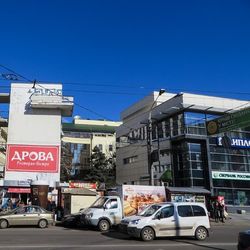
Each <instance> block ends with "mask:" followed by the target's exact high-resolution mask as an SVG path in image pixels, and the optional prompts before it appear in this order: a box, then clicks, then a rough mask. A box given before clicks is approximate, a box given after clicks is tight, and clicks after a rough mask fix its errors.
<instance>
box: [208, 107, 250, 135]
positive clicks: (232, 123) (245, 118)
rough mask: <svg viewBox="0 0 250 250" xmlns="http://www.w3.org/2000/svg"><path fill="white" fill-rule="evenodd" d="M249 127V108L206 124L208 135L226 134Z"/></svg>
mask: <svg viewBox="0 0 250 250" xmlns="http://www.w3.org/2000/svg"><path fill="white" fill-rule="evenodd" d="M247 126H250V108H249V107H248V108H245V109H241V110H239V111H237V112H233V113H229V114H226V115H223V116H222V117H219V118H216V119H214V120H211V121H208V122H206V128H207V134H208V135H215V134H219V133H224V132H227V131H230V130H233V129H237V128H244V127H247Z"/></svg>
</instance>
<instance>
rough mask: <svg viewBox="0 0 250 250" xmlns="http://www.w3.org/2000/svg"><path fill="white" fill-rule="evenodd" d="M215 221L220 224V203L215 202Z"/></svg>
mask: <svg viewBox="0 0 250 250" xmlns="http://www.w3.org/2000/svg"><path fill="white" fill-rule="evenodd" d="M213 212H214V220H215V222H219V202H218V201H215V202H214V204H213Z"/></svg>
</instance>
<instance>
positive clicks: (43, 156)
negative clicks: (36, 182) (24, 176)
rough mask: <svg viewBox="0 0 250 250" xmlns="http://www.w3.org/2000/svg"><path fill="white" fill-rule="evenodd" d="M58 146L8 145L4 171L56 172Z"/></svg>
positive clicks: (57, 167) (57, 168)
mask: <svg viewBox="0 0 250 250" xmlns="http://www.w3.org/2000/svg"><path fill="white" fill-rule="evenodd" d="M58 170H59V146H35V145H10V144H9V145H8V147H7V162H6V171H17V172H44V173H57V172H58Z"/></svg>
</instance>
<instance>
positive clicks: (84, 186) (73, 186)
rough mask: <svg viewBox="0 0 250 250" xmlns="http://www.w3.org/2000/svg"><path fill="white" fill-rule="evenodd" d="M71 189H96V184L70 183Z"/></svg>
mask: <svg viewBox="0 0 250 250" xmlns="http://www.w3.org/2000/svg"><path fill="white" fill-rule="evenodd" d="M69 188H88V189H96V183H89V182H74V181H69Z"/></svg>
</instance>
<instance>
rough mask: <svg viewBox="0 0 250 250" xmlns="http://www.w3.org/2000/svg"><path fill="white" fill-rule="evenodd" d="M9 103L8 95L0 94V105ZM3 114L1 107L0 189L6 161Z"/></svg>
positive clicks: (5, 133)
mask: <svg viewBox="0 0 250 250" xmlns="http://www.w3.org/2000/svg"><path fill="white" fill-rule="evenodd" d="M9 102H10V94H8V93H1V94H0V104H3V105H6V104H7V105H8V104H9ZM4 114H5V113H4V112H3V109H2V106H1V109H0V187H1V186H3V185H4V183H3V176H4V166H5V160H6V142H7V127H8V121H7V119H6V118H5V115H4ZM0 189H1V188H0ZM0 197H1V195H0Z"/></svg>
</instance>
